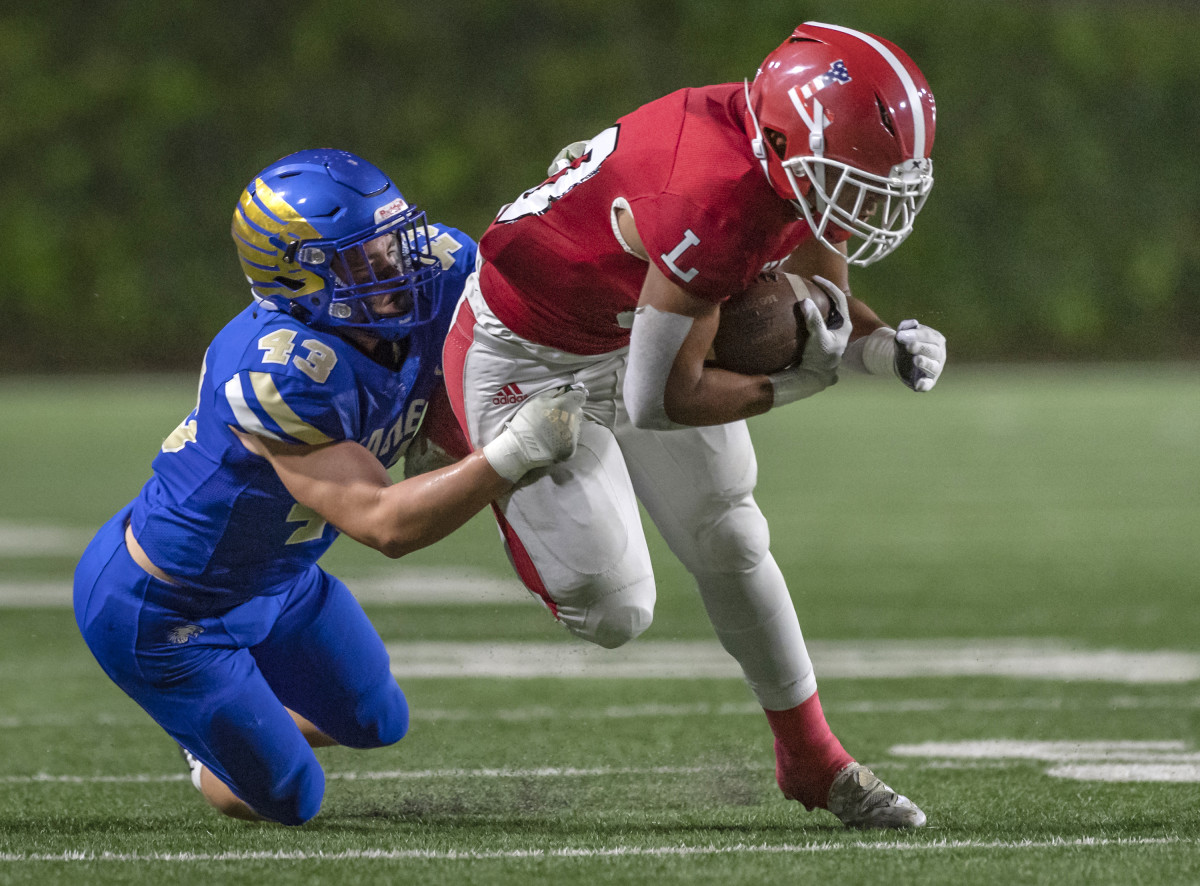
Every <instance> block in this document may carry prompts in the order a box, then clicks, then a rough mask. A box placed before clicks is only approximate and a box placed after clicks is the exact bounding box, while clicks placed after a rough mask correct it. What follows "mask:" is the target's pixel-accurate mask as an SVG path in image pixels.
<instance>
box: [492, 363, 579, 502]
mask: <svg viewBox="0 0 1200 886" xmlns="http://www.w3.org/2000/svg"><path fill="white" fill-rule="evenodd" d="M586 400H587V388H585V387H584V386H583V385H579V384H575V385H569V386H563V387H558V388H551V389H550V390H548V391H542V392H540V393H538V394H534V395H533V396H532V397H530V398H529V399H528V400H526V401H525V402H524V403H522V404H521V408H520V409H518V410H517V411H516V413H515V414H514V415H513V417H512V418H511V419H509V420H508V422H507V423H505V425H504V430H503V431H501V432H500V435H499V436H498V437H496V439H495V440H493V441H492V442H491V443H488V444H487V445H486V446H484V447H483V455H484V457H485V458H486V459H487V460H488V463H489V464H491V466H492V468H493V469H494V470H495V471H496V473H497V474H499V475H500V476H501V477H503V478H504V479H506V480H508V481H509V482H511V483H516V482H517V481H518V480H520V479H521V478H522V477H523V476H525V474H526V473H527V472H529V471H531V470H533V469H534V468H544V467H546V466H547V465H552V464H555V463H556V462H560V461H564V460H565V459H568V458H570V457H571V456H572V455H574V454H575V445H576V444H577V443H578V442H579V430H580V424H579V421H580V413H581V412H582V410H583V404H584V401H586Z"/></svg>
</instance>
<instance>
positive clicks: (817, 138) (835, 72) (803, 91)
mask: <svg viewBox="0 0 1200 886" xmlns="http://www.w3.org/2000/svg"><path fill="white" fill-rule="evenodd" d="M850 79H851V78H850V72H849V71H847V70H846V63H845V62H843V61H842V60H841V59H840V58H839V59H838V60H837V61H835V62H834V63H833V64H832V65H830V66H829V70H828V71H826V72H825V73H824V74H818V75H817V76H816V77H813V78H812V79H811V80H809V81H808V82H807V83H805V84H804V85H803V86H801V87H800V89H799V92H797V90H796V87H795V86H793V87H792V88H791V89H789V90H788V98H790V99H791V100H792V104H793V105H794V106H795V108H796V113H798V114H799V115H800V118H801V119H802V120H803V121H804V123H805V124H806V125H807V126H808V149H809V150H810V151H812V153H813V154H814V155H815V156H817V157H820V156H822V155H823V154H824V153H825V127H826V126H828V125H829V118H828V117H826V116H825V110H824V108H823V107H822V106H821V100H820V99H819V98H817V93H818V92H820V91H821V90H822V89H824V88H825V87H827V86H834V85H838V84H842V83H849V82H850ZM801 96H803V98H801ZM810 101H811V102H812V113H809V110H808V106H807V105H806V104H805V102H810Z"/></svg>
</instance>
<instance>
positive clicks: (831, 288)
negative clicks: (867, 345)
mask: <svg viewBox="0 0 1200 886" xmlns="http://www.w3.org/2000/svg"><path fill="white" fill-rule="evenodd" d="M812 280H813V282H814V283H816V284H817V285H818V286H820V287H821V288H822V289H824V290H825V294H826V295H828V296H829V300H830V301H831V302H832V303H833V309H832V310H831V311H830V312H829V322H828V323H826V322H825V318H824V317H822V316H821V311H820V310H819V309H818V308H817V306H816V304H814V303H813V300H812V299H810V298H806V299H804V300H803V301H802V302H800V312H801V313H802V314H803V315H804V325H805V326H806V327H807V328H808V339H807V340H806V341H805V342H804V350H803V351H802V352H801V354H800V362H799V363H797V364H796V365H795V366H789V367H788V368H787V369H783V370H780V371H779V372H776V373H772V374H771V375H769V376H767V377H768V378H769V379H770V380H771V385H772V386H773V387H774V388H775V403H774V405H775V406H783V405H784V404H786V403H794V402H795V401H797V400H803V399H804V398H805V397H811V396H812V395H813V394H819V393H820V392H821V391H823V390H825V389H826V388H827V387H829V386H830V385H832V384H833V383H834V382H836V381H837V370H838V366H839V365H840V364H841V362H842V354H843V353H844V352H845V350H846V345H847V344H849V342H850V329H851V326H850V320H849V317H850V310H849V307H848V306H847V304H846V293H844V292H842V290H841V289H840V288H839V287H838V286H836V285H834V284H833V283H832V282H831V281H829V280H826V279H825V278H824V277H813V278H812Z"/></svg>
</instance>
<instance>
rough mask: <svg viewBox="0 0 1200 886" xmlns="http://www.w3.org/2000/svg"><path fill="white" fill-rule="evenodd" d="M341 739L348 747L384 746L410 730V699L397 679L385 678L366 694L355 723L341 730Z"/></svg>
mask: <svg viewBox="0 0 1200 886" xmlns="http://www.w3.org/2000/svg"><path fill="white" fill-rule="evenodd" d="M339 732H340V734H339V735H338V736H337V739H338V742H339V743H341V744H343V745H345V746H346V747H351V748H358V749H360V750H363V749H367V748H381V747H386V746H387V745H390V744H395V743H396V742H398V741H399V740H400V739H402V738H404V736H405V735H406V734H407V732H408V701H407V699H405V697H404V692H403V691H402V690H401V689H400V687H399V686H397V685H396V681H395V680H393V679H391V678H390V677H389V679H387V680H385V681H384V682H383V683H382V684H381V685H380V686H379V687H378V688H377V689H376V690H375V691H374V692H373V693H370V694H369V695H367V696H364V697H363V698H362V699H361V700H360V702H359V705H358V708H357V710H356V717H355V720H354V722H353V723H349V724H345V729H344V731H339Z"/></svg>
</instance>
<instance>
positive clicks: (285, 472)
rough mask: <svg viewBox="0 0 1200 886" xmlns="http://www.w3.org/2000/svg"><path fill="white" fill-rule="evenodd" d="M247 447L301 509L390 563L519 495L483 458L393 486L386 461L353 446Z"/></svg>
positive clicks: (478, 455) (474, 456) (256, 443)
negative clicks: (497, 502)
mask: <svg viewBox="0 0 1200 886" xmlns="http://www.w3.org/2000/svg"><path fill="white" fill-rule="evenodd" d="M239 436H243V435H239ZM243 439H247V440H248V438H245V437H243ZM248 442H250V443H252V444H254V448H253V449H252V451H254V452H256V454H259V455H262V456H263V457H264V458H267V459H268V460H269V461H270V462H271V465H272V467H273V468H274V469H275V472H276V474H277V475H278V476H279V479H280V480H281V481H282V482H283V484H284V486H285V487H287V490H288V492H289V493H290V494H291V495H292V497H293V498H294V499H296V501H297V502H299V503H300V504H302V505H304V506H305V507H308V508H311V509H312V510H314V511H315V512H316V513H318V514H320V515H321V516H322V517H323V518H324V519H325V520H326V521H328V522H329V523H331V524H333V525H334V526H336V527H337V528H338V529H339V530H340V531H341V532H343V533H345V534H346V535H348V536H350V537H351V538H353V539H354V540H355V541H358V542H360V543H362V544H364V545H367V546H368V547H371V548H374V549H375V550H377V551H380V552H381V553H383V554H385V555H386V556H389V557H402V556H404V555H405V554H408V553H411V552H412V551H415V550H417V549H419V548H422V547H426V546H427V545H430V544H433V543H434V542H435V541H438V540H439V539H441V538H444V537H445V536H447V535H449V534H450V533H451V532H453V531H454V530H455V529H457V528H459V527H460V526H462V525H463V524H464V523H466V522H467V520H469V519H470V518H471V517H472V516H474V515H475V514H476V513H478V512H479V511H480V510H481V509H482V508H483V507H484V506H485V505H487V504H488V503H489V502H491V501H492V500H493V499H494V498H496V497H497V496H498V495H501V494H503V493H504V492H506V491H508V490H509V489H510V488H512V484H511V482H510V481H508V480H506V479H504V478H503V477H501V476H500V475H499V474H498V473H497V472H496V471H495V469H493V468H492V466H491V465H490V464H489V463H488V461H487V459H486V458H485V457H484V455H483V453H482V452H475V453H472V454H471V455H469V456H467V457H466V458H465V459H463V460H462V461H460V462H456V463H455V464H453V465H450V466H448V467H445V468H442V469H440V470H436V471H430V472H429V473H427V474H422V475H421V476H419V477H413V478H411V479H408V480H404V481H403V482H401V483H393V482H392V478H391V476H390V475H389V474H388V472H387V471H386V470H385V469H384V467H383V465H381V464H380V463H379V460H378V459H376V458H375V456H373V455H372V454H371V453H370V452H369V451H368V450H366V449H365V448H363V447H362V446H360V445H359V444H358V443H354V442H352V441H341V442H338V443H332V444H329V445H327V446H321V447H316V448H313V447H296V448H290V447H282V446H278V445H275V446H268V445H264V444H263V443H262V441H249V440H248Z"/></svg>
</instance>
